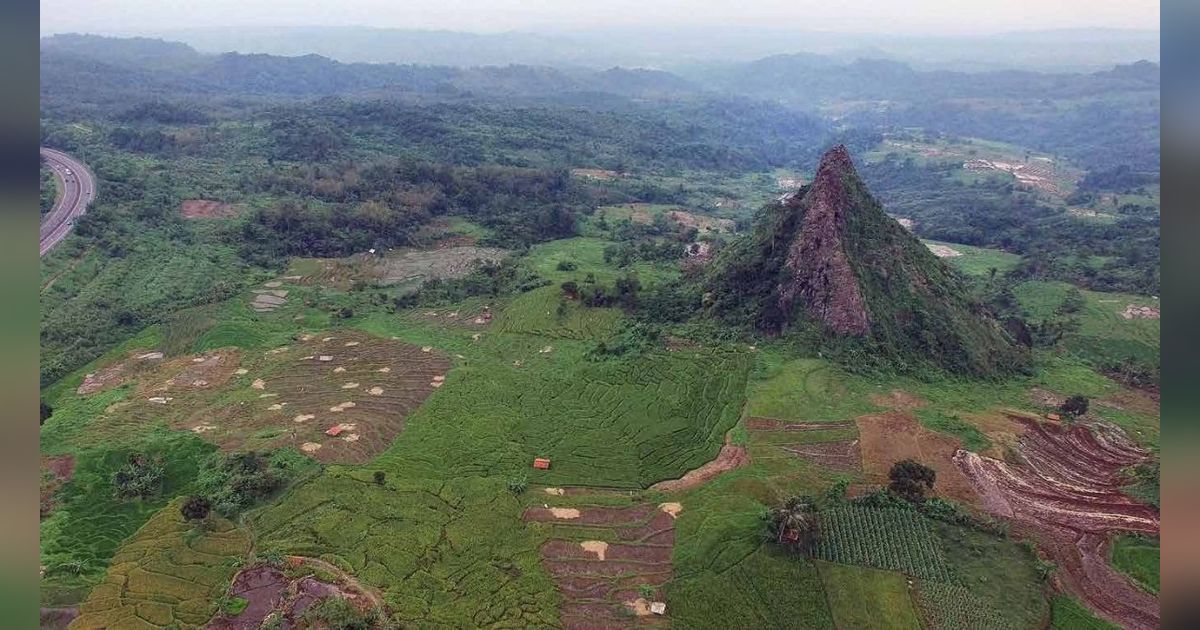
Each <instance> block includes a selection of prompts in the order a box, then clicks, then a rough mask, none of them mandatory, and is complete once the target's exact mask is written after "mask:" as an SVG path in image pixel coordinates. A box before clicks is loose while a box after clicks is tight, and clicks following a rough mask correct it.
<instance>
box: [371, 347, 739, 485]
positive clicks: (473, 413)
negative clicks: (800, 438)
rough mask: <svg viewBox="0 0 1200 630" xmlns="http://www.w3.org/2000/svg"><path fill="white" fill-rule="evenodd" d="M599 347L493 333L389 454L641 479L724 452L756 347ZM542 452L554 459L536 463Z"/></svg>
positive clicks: (460, 466)
mask: <svg viewBox="0 0 1200 630" xmlns="http://www.w3.org/2000/svg"><path fill="white" fill-rule="evenodd" d="M547 347H549V348H550V351H548V352H542V351H543V350H545V349H546V348H547ZM587 347H588V346H587V344H584V343H582V342H571V341H568V340H554V339H545V338H537V337H529V336H525V335H502V334H488V335H485V336H484V337H483V338H482V339H481V340H480V341H479V342H478V344H477V347H475V348H474V355H475V356H473V357H472V356H468V357H467V358H466V359H464V360H462V361H461V362H460V365H459V367H457V368H456V369H455V370H453V371H452V372H451V373H450V375H448V376H447V380H446V387H444V388H442V389H441V390H439V391H438V392H437V393H436V394H434V395H433V396H432V397H430V399H429V400H428V401H427V402H426V404H425V405H423V406H422V407H421V408H420V409H419V410H418V411H417V412H416V413H415V414H413V415H412V416H411V417H410V418H409V420H408V426H407V428H406V430H405V433H406V435H405V439H404V440H402V441H400V442H397V443H396V444H395V446H394V447H393V448H392V449H391V450H389V451H388V452H386V453H385V454H384V455H382V456H381V458H380V460H379V463H380V465H382V466H384V467H387V468H392V469H394V470H397V471H398V472H400V471H403V474H404V475H405V476H411V477H418V478H428V477H435V478H436V477H440V476H443V475H449V476H458V475H504V476H508V475H525V474H527V475H528V477H529V480H530V482H532V483H539V484H540V483H545V484H550V485H559V484H565V485H591V486H613V487H624V488H640V487H646V486H649V485H651V484H652V483H654V482H656V481H660V480H663V479H670V478H675V477H679V476H680V475H682V474H683V473H684V472H686V471H687V470H689V469H691V468H695V467H698V466H700V465H701V464H703V463H704V462H706V461H708V460H710V459H712V458H713V457H714V456H715V455H716V452H717V450H718V449H719V448H720V445H721V442H722V436H723V435H724V434H725V432H726V431H728V430H729V429H730V428H731V427H732V426H733V424H734V422H736V421H737V418H738V413H739V411H740V405H741V401H740V398H739V395H740V392H741V388H742V387H744V385H745V379H746V374H747V372H748V367H749V360H748V358H747V357H746V355H744V354H739V353H733V352H717V351H710V352H704V353H697V354H696V355H695V356H690V357H683V356H677V355H669V354H666V353H662V354H654V355H648V356H645V357H641V358H637V359H633V360H612V361H601V362H591V361H585V360H583V359H582V353H583V351H584V350H586V348H587ZM534 457H548V458H550V459H551V460H552V462H553V466H552V467H551V468H550V470H538V471H531V470H529V466H530V463H531V462H532V461H533V458H534Z"/></svg>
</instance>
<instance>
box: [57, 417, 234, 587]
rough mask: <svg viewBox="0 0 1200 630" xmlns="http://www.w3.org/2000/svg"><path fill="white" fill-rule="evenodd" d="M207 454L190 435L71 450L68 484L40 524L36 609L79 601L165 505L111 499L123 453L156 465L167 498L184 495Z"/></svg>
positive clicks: (126, 458) (153, 500) (160, 433)
mask: <svg viewBox="0 0 1200 630" xmlns="http://www.w3.org/2000/svg"><path fill="white" fill-rule="evenodd" d="M212 450H213V447H212V446H210V445H208V444H206V443H204V442H203V441H201V440H200V439H198V438H196V437H194V436H192V435H185V434H180V433H168V432H165V431H162V430H157V431H154V432H151V433H149V434H146V435H143V436H141V437H140V438H135V439H132V440H130V439H126V440H123V441H116V442H114V443H112V444H104V443H97V444H95V445H93V447H92V448H88V449H83V450H80V451H78V452H77V453H76V454H75V455H74V456H73V460H74V470H73V471H72V473H73V474H72V476H71V479H70V481H68V482H66V483H65V484H63V486H62V487H61V488H60V489H59V490H58V492H57V493H56V494H55V501H54V510H53V512H51V513H50V514H49V516H48V517H47V518H46V519H45V520H43V521H42V526H41V540H40V543H41V563H42V565H43V566H45V567H46V570H45V577H44V578H43V588H42V595H43V604H46V605H57V604H60V603H66V604H69V603H74V602H78V601H79V600H81V599H82V598H83V596H84V595H85V594H86V593H87V589H88V588H90V587H91V585H93V584H95V583H96V582H98V581H99V580H100V579H101V578H102V577H103V576H104V571H105V567H107V566H108V564H109V561H110V560H111V559H112V558H113V556H114V554H117V552H118V548H119V547H120V545H121V544H122V541H123V540H124V539H126V538H127V537H129V536H131V535H133V534H134V532H136V531H137V530H138V528H139V527H142V525H143V524H145V523H146V521H147V520H148V519H150V518H151V517H152V516H153V515H155V514H156V513H158V512H159V511H160V509H161V508H163V506H164V505H166V503H167V499H166V498H157V497H155V498H148V499H143V500H137V501H126V500H122V499H119V498H117V497H116V489H115V487H114V486H113V480H112V476H113V474H114V473H115V472H116V471H117V470H119V469H120V468H121V467H122V466H124V465H125V464H126V463H127V462H128V461H129V456H130V455H131V454H133V453H139V454H143V455H146V456H148V457H151V458H160V457H161V458H162V461H163V463H164V466H165V475H164V479H163V486H162V495H163V496H165V497H171V496H176V495H177V494H181V493H185V492H188V491H189V489H190V488H191V487H192V483H193V481H194V480H195V478H196V475H197V473H198V470H199V463H200V462H201V461H202V460H203V459H204V458H205V457H206V456H207V455H208V454H209V453H211V452H212Z"/></svg>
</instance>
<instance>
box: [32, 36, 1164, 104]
mask: <svg viewBox="0 0 1200 630" xmlns="http://www.w3.org/2000/svg"><path fill="white" fill-rule="evenodd" d="M458 35H461V34H458ZM481 37H482V36H481ZM41 50H42V80H43V84H50V85H51V86H53V85H54V84H55V83H56V82H57V83H61V84H71V85H78V84H80V83H81V82H82V83H84V84H86V83H88V82H93V81H104V80H106V77H107V78H108V79H110V80H112V81H117V82H120V83H126V84H129V85H134V84H136V85H140V86H142V87H143V88H144V89H147V90H150V91H154V90H156V89H161V90H164V91H171V92H175V93H196V92H200V93H204V92H222V91H224V92H229V91H232V92H242V93H250V94H278V95H291V96H302V95H310V96H311V95H328V94H347V93H355V92H370V91H374V92H379V91H385V92H391V93H393V94H399V93H409V94H434V95H443V96H463V95H487V96H506V97H532V98H554V97H561V96H563V95H569V94H583V93H595V94H607V95H616V96H620V97H623V98H637V99H648V98H649V99H654V98H675V99H678V98H690V97H696V96H699V95H702V94H705V93H725V94H734V95H739V96H748V97H752V98H757V99H762V100H767V101H775V102H786V103H789V104H792V105H800V106H813V105H820V104H822V103H826V102H829V101H847V100H879V101H929V100H936V99H971V98H988V99H997V98H1000V99H1004V98H1012V99H1044V98H1080V97H1086V96H1089V95H1093V94H1105V95H1108V94H1114V93H1120V92H1131V91H1132V92H1137V91H1153V92H1157V90H1158V86H1159V67H1158V64H1155V63H1152V62H1148V61H1142V62H1138V63H1136V64H1129V65H1123V66H1118V67H1116V68H1115V69H1114V68H1106V69H1105V70H1104V71H1099V72H1092V73H1042V72H1032V71H1019V70H1008V71H991V72H958V71H946V70H934V71H930V70H920V69H917V68H914V67H912V66H910V65H908V64H905V63H902V62H899V61H894V60H886V59H855V60H852V61H846V60H843V59H839V58H837V57H832V56H826V55H817V54H812V53H801V54H789V55H774V56H771V57H766V58H762V59H757V60H753V61H749V62H736V63H733V62H727V63H721V64H693V65H691V66H686V67H681V68H680V70H679V71H678V72H676V73H671V72H666V71H662V70H650V69H644V68H622V67H612V68H608V69H606V70H597V69H591V68H584V67H570V68H563V67H553V66H548V65H521V64H507V65H506V64H503V63H499V62H498V63H491V64H487V65H483V66H471V67H464V66H453V65H427V64H397V63H361V62H355V63H344V62H340V61H337V60H335V59H332V58H329V57H326V56H322V55H318V54H313V53H307V54H304V55H302V56H285V55H268V54H262V53H250V54H246V53H234V52H226V53H220V54H206V53H203V52H200V51H198V50H196V49H195V48H192V47H191V46H188V45H187V44H184V43H180V42H171V41H165V40H160V39H151V38H109V37H101V36H97V35H73V34H71V35H56V36H53V37H49V38H45V39H43V40H42V43H41ZM106 68H107V69H108V70H109V71H108V72H106V71H105V69H106ZM118 69H119V70H120V71H119V72H116V70H118ZM139 73H140V74H139ZM71 74H74V75H76V76H74V77H72V80H70V81H62V80H61V79H64V78H65V77H66V76H67V75H71ZM109 75H112V76H109ZM118 75H119V76H118ZM56 79H58V80H59V81H55V80H56Z"/></svg>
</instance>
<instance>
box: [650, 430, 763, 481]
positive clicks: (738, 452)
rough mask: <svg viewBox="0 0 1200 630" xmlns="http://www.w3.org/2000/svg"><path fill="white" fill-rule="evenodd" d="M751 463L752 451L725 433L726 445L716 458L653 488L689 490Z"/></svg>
mask: <svg viewBox="0 0 1200 630" xmlns="http://www.w3.org/2000/svg"><path fill="white" fill-rule="evenodd" d="M749 463H750V451H748V450H746V447H745V446H739V445H735V444H730V437H729V434H728V433H726V434H725V445H724V446H722V447H721V451H720V452H719V453H717V457H716V459H714V460H712V461H710V462H708V463H706V464H704V465H703V466H701V467H699V468H695V469H693V470H689V471H687V472H686V473H685V474H684V475H683V476H682V477H680V478H679V479H667V480H665V481H660V482H658V483H656V484H654V485H652V486H650V489H651V490H659V491H661V492H676V491H679V490H688V489H690V488H695V487H696V486H699V485H701V484H704V483H707V482H708V481H710V480H712V479H714V478H715V477H716V476H717V475H720V474H721V473H723V472H725V471H728V470H733V469H734V468H738V467H740V466H745V465H746V464H749Z"/></svg>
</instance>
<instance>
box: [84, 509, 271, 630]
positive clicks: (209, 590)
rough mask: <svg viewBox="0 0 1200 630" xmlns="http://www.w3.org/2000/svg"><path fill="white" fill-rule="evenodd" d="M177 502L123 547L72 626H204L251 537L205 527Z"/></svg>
mask: <svg viewBox="0 0 1200 630" xmlns="http://www.w3.org/2000/svg"><path fill="white" fill-rule="evenodd" d="M179 505H180V501H174V502H172V503H170V504H168V505H167V506H166V507H164V508H163V509H162V510H160V511H159V512H158V513H157V514H155V515H154V517H153V518H151V519H150V520H149V521H148V522H147V523H146V524H145V525H144V526H143V527H142V528H141V529H139V530H138V531H137V533H136V534H134V536H133V537H132V538H130V539H129V540H128V541H126V542H125V544H124V545H122V547H121V550H120V551H119V552H118V553H117V554H116V555H115V556H114V557H113V559H112V564H111V565H110V568H109V570H108V574H107V575H106V576H105V578H104V581H103V582H101V583H100V584H98V585H97V586H96V587H95V588H93V589H92V591H91V593H90V594H89V595H88V598H87V600H85V601H84V602H83V604H82V605H81V606H80V607H79V617H78V618H76V619H75V620H74V621H73V622H72V623H71V628H72V630H89V629H97V630H99V629H102V628H162V627H167V626H173V627H176V628H180V629H181V630H182V629H185V628H199V627H201V626H203V625H204V624H206V623H207V622H208V620H209V619H210V618H212V616H213V614H214V613H215V612H216V609H217V604H216V601H217V600H218V599H219V597H220V594H221V592H222V591H223V590H224V589H225V585H226V584H228V583H229V579H230V578H231V577H232V576H233V573H234V571H235V567H236V563H237V562H238V561H239V560H240V558H242V557H244V556H245V554H246V553H247V552H249V547H250V543H249V541H248V540H247V539H246V537H245V535H244V534H243V533H242V532H241V531H240V530H238V529H237V528H236V527H235V526H234V525H233V523H231V522H229V521H227V520H225V519H221V518H218V517H216V516H212V517H210V519H211V520H210V522H209V524H208V525H207V526H205V527H203V528H198V529H194V526H193V525H192V524H190V523H188V522H187V521H185V520H184V519H183V517H182V516H181V515H180V513H179Z"/></svg>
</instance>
